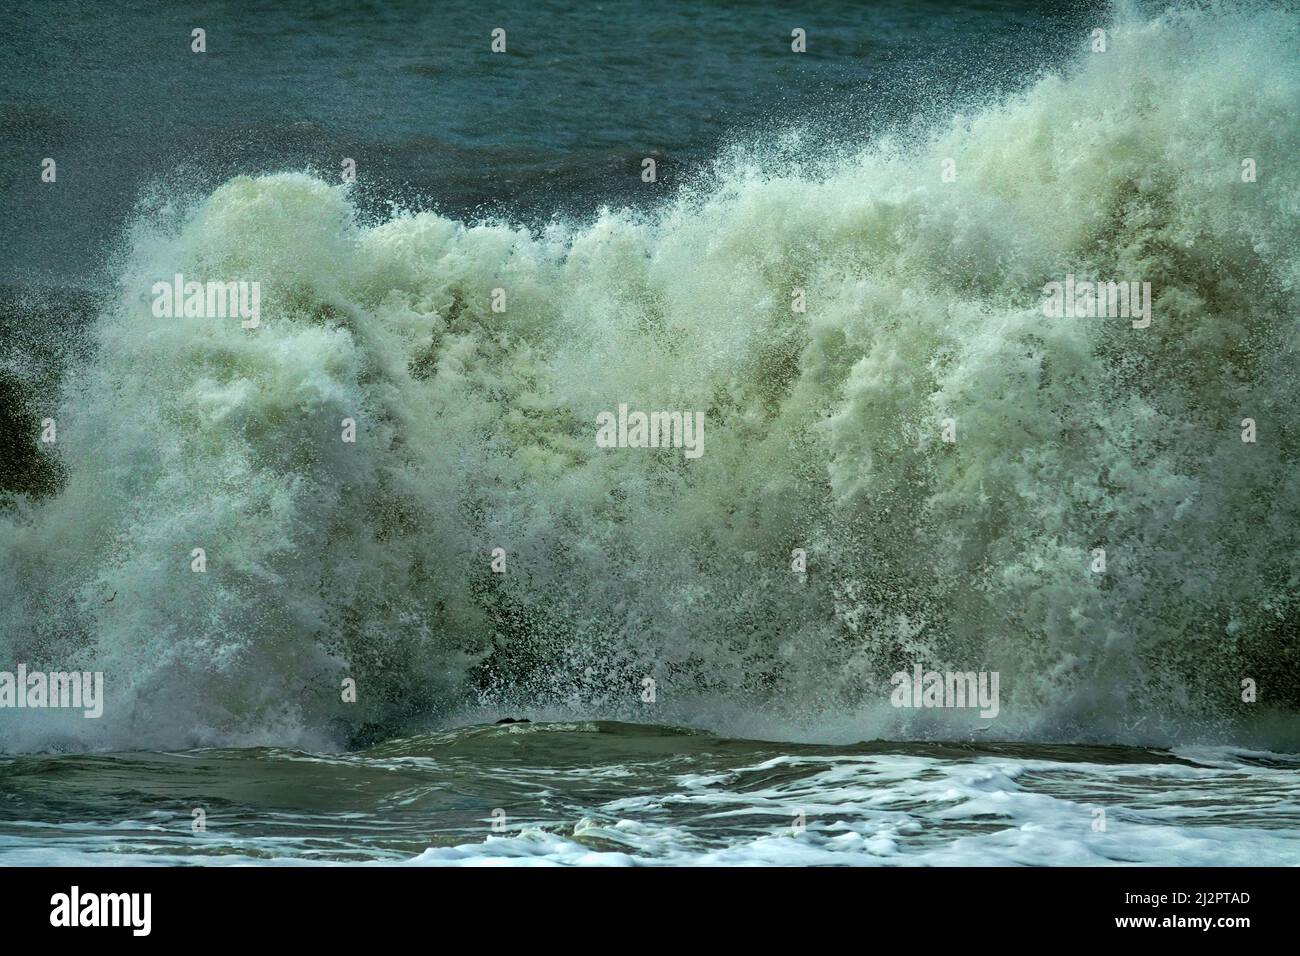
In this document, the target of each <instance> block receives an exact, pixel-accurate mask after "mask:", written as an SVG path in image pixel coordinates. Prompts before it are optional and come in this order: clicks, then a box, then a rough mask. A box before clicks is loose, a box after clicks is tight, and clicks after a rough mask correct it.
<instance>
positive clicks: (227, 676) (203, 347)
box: [0, 2, 1300, 865]
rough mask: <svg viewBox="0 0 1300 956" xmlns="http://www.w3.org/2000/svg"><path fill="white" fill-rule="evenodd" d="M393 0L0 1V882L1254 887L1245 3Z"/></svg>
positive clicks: (1290, 355)
mask: <svg viewBox="0 0 1300 956" xmlns="http://www.w3.org/2000/svg"><path fill="white" fill-rule="evenodd" d="M427 7H428V5H424V4H409V5H408V4H384V5H375V6H373V7H372V6H368V5H365V4H361V5H358V4H347V5H343V4H339V5H337V6H331V5H328V4H317V5H306V4H304V5H301V6H295V5H293V4H289V5H276V7H275V8H274V9H273V8H272V7H271V6H270V5H267V6H265V7H258V6H253V7H248V6H246V5H236V4H231V5H226V4H218V3H214V4H209V5H200V6H197V7H193V8H188V9H174V8H168V9H167V10H166V11H161V12H159V11H154V10H152V9H151V8H148V7H145V6H139V7H136V6H130V5H127V6H124V7H121V8H116V9H114V10H112V11H104V10H101V9H100V7H99V6H98V5H91V4H85V5H83V4H68V5H57V6H56V5H48V6H46V5H41V4H33V5H27V6H24V7H22V8H16V9H13V10H7V11H6V12H5V13H4V14H3V16H4V18H5V19H4V26H5V29H4V30H3V31H0V38H2V39H0V54H2V55H3V59H4V62H5V63H6V72H7V74H8V75H9V77H11V79H12V82H10V83H9V84H8V85H7V86H6V88H5V90H4V93H3V96H4V99H3V102H2V103H0V106H2V107H3V112H2V113H0V142H3V145H4V146H5V152H6V154H7V155H15V156H20V157H26V158H27V159H26V160H25V161H26V162H27V163H28V166H29V167H30V169H27V167H24V166H22V165H21V164H19V165H18V166H17V167H14V166H11V167H10V168H9V169H8V171H7V175H8V181H7V182H6V183H5V184H4V185H5V192H4V197H3V201H4V203H5V208H4V213H5V217H4V218H5V221H6V230H5V234H6V249H5V251H4V255H3V256H0V268H3V270H4V272H3V280H4V281H5V282H6V285H5V286H4V289H3V295H2V296H0V304H2V305H3V309H2V310H0V410H2V411H0V426H2V427H0V438H3V441H4V448H5V461H4V467H3V470H2V471H0V671H13V670H15V669H16V667H17V665H19V664H23V665H25V666H26V667H27V668H28V670H29V671H34V670H49V671H69V670H78V671H85V672H102V673H103V674H104V675H105V678H104V679H105V688H106V690H105V699H104V712H103V715H102V716H101V717H99V718H97V719H87V718H84V717H83V716H82V715H81V713H80V711H71V710H53V709H23V710H17V709H12V708H3V707H0V753H2V754H3V756H0V862H6V863H46V864H50V863H66V862H83V863H84V862H92V863H95V862H139V863H177V862H187V863H189V862H199V863H222V862H225V863H229V862H299V863H302V862H366V861H370V862H404V861H411V862H415V863H429V864H453V863H470V864H472V863H483V862H510V863H562V864H569V863H578V864H586V863H593V864H595V863H614V864H621V863H665V864H672V863H724V864H733V863H734V864H739V863H753V864H782V863H789V864H805V863H806V864H821V863H831V864H842V863H849V864H871V863H926V864H962V865H965V864H1054V863H1065V864H1071V863H1074V864H1091V863H1098V864H1104V863H1137V864H1173V865H1183V864H1188V865H1192V864H1195V865H1235V864H1245V863H1251V864H1259V863H1276V864H1288V863H1295V862H1297V861H1300V853H1298V852H1297V850H1298V844H1297V840H1300V836H1298V834H1300V828H1298V824H1300V809H1298V802H1297V796H1298V793H1300V783H1298V782H1297V781H1298V779H1300V778H1298V777H1297V774H1296V770H1297V764H1300V757H1298V756H1297V754H1300V656H1298V655H1300V639H1298V638H1300V469H1297V467H1296V466H1297V462H1298V460H1300V429H1297V427H1296V424H1295V420H1294V415H1293V411H1294V405H1295V398H1296V395H1297V394H1298V392H1297V381H1300V378H1298V376H1297V372H1298V371H1300V368H1298V363H1300V359H1298V351H1297V346H1298V345H1300V341H1298V336H1300V332H1298V327H1297V323H1296V308H1295V305H1296V292H1297V283H1298V282H1300V258H1298V256H1297V252H1298V249H1297V237H1298V232H1300V230H1298V228H1297V222H1298V221H1300V220H1298V218H1297V213H1298V212H1300V185H1298V182H1300V181H1298V180H1297V178H1296V175H1295V157H1296V155H1297V153H1298V150H1297V146H1300V123H1298V122H1297V113H1298V111H1300V55H1297V54H1300V14H1298V13H1297V9H1296V7H1295V6H1294V5H1292V4H1286V3H1200V4H1191V5H1179V6H1175V7H1170V8H1166V7H1163V6H1158V5H1128V4H1123V5H1117V6H1112V7H1102V6H1095V5H1094V6H1075V5H1068V4H1054V5H1043V6H1041V7H1040V6H1024V5H1013V4H1002V3H964V4H958V3H939V2H934V3H909V4H903V3H897V4H884V5H878V6H871V7H867V8H858V7H856V6H851V5H837V4H832V5H828V6H820V5H819V8H818V10H817V12H816V13H815V14H809V15H808V16H807V17H805V18H802V19H801V18H799V17H795V16H794V15H792V14H790V13H787V12H782V11H777V10H775V9H773V8H770V7H768V6H766V5H764V4H723V5H717V6H711V7H709V8H707V9H706V10H699V9H693V8H691V7H689V6H687V5H679V4H667V5H658V6H656V7H655V8H654V9H653V10H646V9H642V8H641V7H640V6H638V5H634V4H615V3H609V4H603V5H596V6H583V7H581V8H567V7H565V6H562V5H559V4H548V3H543V4H528V5H522V4H521V5H518V6H513V7H512V6H507V7H506V8H504V12H499V13H494V14H492V15H491V16H489V15H488V14H486V13H483V12H481V11H478V10H477V8H475V7H473V6H471V5H469V4H464V5H457V4H451V5H445V6H438V7H437V8H435V9H428V8H427ZM792 18H793V19H792ZM498 19H499V20H500V21H501V22H500V23H499V24H498V23H497V20H498ZM805 20H806V22H804V21H805ZM205 24H207V26H206V27H205V28H206V29H207V30H208V44H209V50H210V52H209V53H207V54H203V55H195V54H191V53H190V52H189V30H190V29H191V28H192V27H194V26H204V25H205ZM498 25H500V26H503V27H505V28H506V29H507V33H508V38H509V39H508V43H509V50H510V52H508V53H507V54H504V55H492V54H490V53H489V52H488V51H487V46H488V42H489V40H488V34H489V33H490V31H491V29H492V28H493V27H494V26H498ZM794 26H803V27H805V28H806V29H807V31H808V37H809V52H808V53H807V54H802V55H799V54H794V53H792V52H790V47H789V33H790V29H791V28H792V27H794ZM1096 28H1102V29H1104V30H1105V31H1106V49H1105V51H1104V52H1094V50H1093V49H1092V46H1091V43H1092V39H1091V37H1092V30H1094V29H1096ZM47 155H53V156H55V157H56V158H57V159H58V163H59V165H58V169H59V173H58V180H57V182H56V183H42V182H41V180H40V178H39V169H40V160H41V158H42V157H44V156H47ZM341 157H351V158H354V159H356V160H357V172H358V180H357V182H356V183H345V182H342V181H341V177H340V175H339V161H340V158H341ZM647 157H649V158H654V159H655V160H656V163H657V169H658V170H659V171H660V173H661V175H660V176H659V177H658V179H657V181H656V182H653V183H645V182H643V181H642V179H641V175H640V173H641V169H642V161H643V159H645V158H647ZM1246 159H1250V160H1253V162H1254V165H1255V169H1256V177H1255V178H1254V180H1253V181H1246V180H1244V179H1243V176H1242V170H1243V160H1246ZM20 170H26V171H25V172H20ZM945 171H948V172H950V173H955V176H954V175H945ZM176 274H183V275H184V276H185V277H186V278H189V279H196V280H198V281H206V280H213V281H232V280H246V281H256V282H259V283H260V290H261V291H260V309H261V316H260V325H259V326H258V327H257V328H256V329H245V328H241V326H240V323H239V322H238V321H236V320H228V319H222V320H214V319H211V318H200V317H183V316H181V317H176V318H167V319H160V318H159V317H157V316H156V315H155V311H154V308H153V296H152V294H151V290H152V288H153V286H154V284H155V283H157V282H159V281H167V282H170V281H171V279H172V277H173V276H174V275H176ZM1067 275H1074V276H1078V277H1080V278H1083V277H1088V278H1099V279H1101V280H1103V281H1105V280H1112V279H1113V280H1125V281H1139V282H1149V283H1150V286H1151V289H1152V295H1151V301H1152V315H1153V320H1152V323H1151V326H1150V327H1149V328H1134V327H1133V326H1132V324H1131V323H1130V322H1129V321H1127V320H1126V319H1118V318H1069V319H1053V318H1047V317H1045V316H1044V313H1043V309H1042V308H1041V304H1042V299H1043V287H1044V284H1045V283H1047V282H1050V281H1063V280H1064V279H1065V277H1066V276H1067ZM496 290H503V291H504V295H505V302H506V305H505V309H504V311H496V310H494V309H493V307H492V303H493V301H494V298H496V297H498V293H497V291H496ZM798 298H802V300H803V302H804V304H805V309H804V311H799V310H798V309H796V308H793V307H792V303H793V302H794V301H795V300H796V299H798ZM621 404H625V405H627V406H629V407H631V408H632V409H662V410H692V411H698V412H700V413H702V414H703V416H704V420H705V422H706V427H705V431H704V437H703V445H702V450H703V454H702V455H701V456H700V457H699V458H697V459H692V458H690V457H688V456H686V455H684V454H683V453H682V452H681V451H680V450H674V449H658V450H649V449H605V448H600V447H598V446H597V443H596V440H595V435H596V422H597V420H598V416H599V415H600V414H601V413H605V412H610V411H612V410H615V409H617V408H618V407H619V405H621ZM46 419H49V420H52V421H53V422H55V423H56V424H57V440H56V441H55V442H54V443H52V444H47V445H42V444H41V443H40V441H39V436H40V434H41V431H42V427H43V424H42V423H43V422H44V420H46ZM345 419H350V420H352V421H353V422H355V423H356V436H357V437H356V441H355V443H350V442H345V441H342V440H341V432H340V429H341V427H342V424H343V422H344V420H345ZM1244 419H1251V420H1252V421H1253V422H1255V427H1256V428H1257V440H1256V441H1254V442H1249V443H1247V442H1243V440H1242V429H1243V427H1244V426H1243V420H1244ZM950 423H951V424H950ZM950 427H951V428H953V429H955V433H954V435H955V441H946V440H944V437H943V436H944V432H945V429H948V428H950ZM195 548H202V549H203V552H204V555H205V560H206V569H205V571H204V573H201V574H200V573H193V571H192V564H191V561H192V556H193V549H195ZM496 549H500V551H499V552H497V553H498V555H503V557H501V558H499V559H498V567H499V568H500V569H501V572H502V573H498V571H497V569H494V567H493V563H494V551H496ZM1096 549H1104V551H1105V559H1106V568H1105V571H1104V572H1099V571H1098V570H1096V565H1095V561H1096V557H1095V551H1096ZM796 551H799V552H802V553H803V554H804V555H805V558H806V570H805V571H796V570H793V569H792V568H793V566H792V559H793V558H794V555H795V552H796ZM500 561H503V562H504V563H503V564H501V563H500ZM914 667H919V668H921V669H922V670H923V671H937V672H952V671H957V672H977V673H980V674H996V675H998V678H999V684H998V687H999V691H998V701H997V704H998V706H997V708H996V710H997V712H996V716H981V715H980V713H979V712H977V711H976V710H974V709H961V708H953V709H949V708H911V707H899V706H895V703H896V702H895V701H894V700H891V696H892V694H893V691H894V686H893V684H892V683H891V676H892V675H894V674H895V673H896V672H900V671H901V672H903V673H906V674H911V673H912V672H913V668H914ZM350 688H354V689H355V699H352V698H351V690H350ZM505 716H509V717H526V718H529V719H530V720H531V721H532V723H527V724H510V725H503V726H496V725H494V724H493V721H495V720H496V719H498V718H500V717H505ZM195 810H201V811H202V817H203V819H204V821H205V823H204V826H205V829H203V830H200V831H196V830H195V829H194V826H193V822H194V819H195V818H194V811H195ZM498 810H499V811H501V813H500V814H495V815H494V811H498ZM1098 811H1104V813H1100V814H1099V813H1098ZM494 824H495V825H496V826H495V828H494Z"/></svg>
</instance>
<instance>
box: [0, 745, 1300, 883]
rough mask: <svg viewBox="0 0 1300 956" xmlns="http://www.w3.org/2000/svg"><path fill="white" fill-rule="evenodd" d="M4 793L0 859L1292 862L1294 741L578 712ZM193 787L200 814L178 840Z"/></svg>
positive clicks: (63, 766) (81, 773)
mask: <svg viewBox="0 0 1300 956" xmlns="http://www.w3.org/2000/svg"><path fill="white" fill-rule="evenodd" d="M0 788H2V790H0V792H3V794H4V799H3V801H2V802H0V860H3V861H4V862H5V863H9V864H80V865H87V864H88V865H97V864H121V863H142V864H176V863H225V864H232V863H233V864H238V863H244V864H249V863H322V864H325V863H340V862H362V861H379V862H390V863H398V862H409V863H412V864H415V865H421V864H426V865H441V864H459V865H485V864H502V863H504V864H521V865H555V864H592V865H613V866H618V865H633V864H648V865H655V864H660V865H662V864H683V863H684V864H706V865H708V864H713V865H760V864H775V865H805V864H825V865H848V864H852V865H1011V864H1027V865H1070V866H1089V865H1100V864H1112V863H1131V864H1161V865H1166V866H1178V865H1200V866H1226V865H1252V866H1260V865H1274V866H1276V865H1291V864H1294V863H1295V862H1296V861H1297V859H1300V757H1296V756H1294V755H1292V756H1284V755H1279V754H1269V753H1259V752H1247V751H1240V750H1232V749H1229V748H1187V749H1185V750H1177V751H1175V752H1173V753H1170V752H1167V751H1159V750H1145V749H1137V748H1129V747H1113V746H1095V747H1084V746H1049V745H1044V744H999V745H988V744H985V745H974V744H958V743H954V744H917V743H884V742H875V743H863V744H858V745H855V746H849V747H832V746H819V745H808V744H805V745H791V744H781V743H762V742H758V741H749V740H734V739H726V738H721V737H716V736H713V735H711V734H704V733H695V732H690V731H685V730H680V729H674V728H669V727H652V726H643V725H635V724H620V723H608V722H587V721H581V722H572V723H546V724H513V725H507V726H480V727H469V728H465V729H461V730H454V731H448V732H445V733H436V734H426V735H421V736H418V737H407V738H402V739H398V740H392V741H389V742H387V743H384V744H381V745H379V746H376V747H372V748H370V749H368V750H365V751H361V752H357V753H346V754H334V755H328V756H327V755H320V754H309V753H304V752H301V751H296V750H283V749H274V748H269V749H263V748H258V749H244V750H190V751H183V752H176V753H136V754H93V755H85V756H78V757H68V756H63V757H53V756H23V757H12V758H0ZM198 802H201V803H202V805H203V808H204V811H205V813H206V816H205V818H204V824H205V827H206V829H205V830H204V831H202V832H197V833H196V832H193V831H192V824H193V821H194V817H193V809H194V806H195V804H196V803H198ZM1103 811H1104V824H1099V823H1098V821H1099V820H1102V819H1103V817H1102V816H1101V815H1100V814H1101V813H1102V812H1103ZM494 814H495V816H494ZM494 823H495V829H494ZM798 824H802V826H797V825H798Z"/></svg>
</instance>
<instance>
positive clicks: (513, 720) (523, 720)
mask: <svg viewBox="0 0 1300 956" xmlns="http://www.w3.org/2000/svg"><path fill="white" fill-rule="evenodd" d="M497 723H498V724H531V723H532V721H531V720H529V719H528V718H527V717H502V718H501V719H500V720H498V721H497Z"/></svg>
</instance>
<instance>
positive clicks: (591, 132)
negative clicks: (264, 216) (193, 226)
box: [0, 0, 1100, 288]
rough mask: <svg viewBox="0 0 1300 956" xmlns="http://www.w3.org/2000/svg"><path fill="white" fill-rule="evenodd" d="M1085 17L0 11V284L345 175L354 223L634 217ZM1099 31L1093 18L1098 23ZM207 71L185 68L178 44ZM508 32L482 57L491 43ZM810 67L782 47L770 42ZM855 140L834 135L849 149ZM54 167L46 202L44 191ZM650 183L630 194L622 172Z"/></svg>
mask: <svg viewBox="0 0 1300 956" xmlns="http://www.w3.org/2000/svg"><path fill="white" fill-rule="evenodd" d="M1097 8H1098V5H1097V4H1078V3H1066V2H1061V3H1053V4H1025V3H1011V2H1004V0H981V2H952V0H894V2H887V3H873V4H856V3H844V2H831V3H818V4H811V5H807V6H806V7H803V8H798V7H795V8H789V9H781V8H779V7H778V6H777V5H774V4H767V3H718V4H694V3H681V2H669V3H656V4H654V5H646V4H642V3H637V2H629V0H624V2H607V3H561V2H555V0H541V2H531V0H530V2H507V3H501V4H496V5H493V6H491V7H488V6H485V5H483V4H480V3H476V2H465V0H456V2H450V3H427V2H385V3H366V2H360V3H357V2H347V3H341V2H325V3H305V2H290V3H281V2H276V3H264V2H253V3H242V2H239V3H220V2H208V3H196V4H187V5H186V6H185V7H184V8H183V9H181V8H178V7H177V6H176V5H173V4H155V3H127V4H106V3H80V2H72V3H58V2H33V3H23V4H12V5H7V6H6V8H5V9H4V10H3V11H2V12H0V63H4V65H5V66H4V85H3V92H2V93H0V153H3V155H4V156H6V157H7V158H8V161H7V162H6V163H5V164H4V166H3V170H0V176H2V177H3V179H0V185H2V186H3V194H2V195H0V218H3V220H4V221H5V222H6V223H7V227H6V230H5V232H6V236H5V245H6V248H5V251H4V254H3V256H0V269H3V272H0V281H3V282H10V283H17V284H21V285H25V286H31V285H59V286H77V287H87V288H94V287H97V286H100V285H102V284H103V283H104V282H105V281H106V280H107V279H108V277H109V275H110V274H111V271H112V270H111V267H109V265H108V264H107V261H108V258H109V254H110V253H111V251H112V249H113V248H114V245H115V243H116V241H117V240H118V238H119V235H120V231H121V229H122V226H123V223H124V221H125V219H126V217H127V215H128V214H129V213H130V212H131V209H132V207H133V205H134V204H136V203H137V202H140V201H142V197H145V201H147V202H148V203H151V204H154V205H158V204H165V203H166V202H168V201H169V200H171V199H174V198H177V197H180V196H181V195H191V194H196V193H202V194H206V193H207V192H208V191H210V190H211V189H212V188H214V187H215V186H216V185H218V184H220V183H221V182H223V181H225V180H226V179H228V178H229V177H230V176H233V175H237V174H241V173H258V172H268V171H275V170H283V169H291V170H301V169H306V170H312V171H315V172H317V173H320V174H323V175H326V176H330V177H337V176H338V175H339V171H340V162H341V160H342V158H343V157H351V158H353V159H355V160H356V163H357V169H358V184H359V186H360V187H361V189H360V193H361V195H362V197H363V203H364V205H365V206H366V207H367V208H369V209H372V210H374V211H376V212H383V211H386V209H387V207H388V206H389V205H390V204H392V203H399V204H402V205H405V206H408V207H410V206H419V207H423V208H434V209H437V210H438V211H440V212H442V213H444V214H446V215H450V216H453V217H455V218H458V219H470V218H475V217H479V216H485V215H500V216H504V217H506V218H509V219H511V220H514V221H521V220H526V221H536V220H539V219H543V218H546V217H548V216H550V215H552V214H554V213H556V212H564V213H568V214H577V215H582V214H585V213H587V212H590V211H592V210H594V209H595V208H597V207H598V206H600V205H602V204H631V203H643V202H647V201H649V202H653V201H655V199H656V197H657V196H661V195H662V194H663V192H664V191H665V190H672V189H674V188H676V187H677V186H678V185H680V184H681V183H682V182H684V181H685V180H686V179H688V178H689V177H690V176H691V175H693V174H694V173H695V172H697V171H698V170H699V169H700V168H701V167H702V166H704V165H705V164H707V163H708V161H709V160H710V159H711V158H712V157H714V156H715V155H716V154H717V152H718V151H719V149H720V148H722V147H723V146H724V145H725V144H726V143H727V142H728V141H732V140H742V141H744V140H753V139H764V138H771V137H774V136H777V135H779V134H780V132H781V131H782V130H785V129H788V128H791V127H795V128H801V129H804V130H808V131H811V135H810V137H809V138H807V139H806V140H805V145H804V148H805V149H807V144H808V143H809V142H811V143H813V144H814V146H815V147H817V148H826V149H830V148H832V147H833V146H834V145H835V144H836V143H837V141H839V140H841V139H842V138H846V137H849V136H850V135H851V137H852V139H853V140H854V141H861V140H863V139H864V138H865V137H866V136H867V135H869V134H870V132H871V131H873V130H875V129H878V128H880V127H881V126H884V125H890V124H905V123H912V122H916V121H917V120H918V119H919V118H922V117H924V116H925V115H926V114H928V113H931V112H936V111H937V112H943V111H950V110H951V109H952V108H953V107H954V105H957V104H960V103H961V102H962V101H963V99H965V98H969V97H972V96H974V95H976V94H979V93H985V92H987V91H988V90H989V89H990V88H991V87H992V88H997V87H1013V86H1018V85H1022V84H1024V83H1026V82H1028V81H1030V80H1032V78H1033V77H1034V75H1035V74H1036V73H1037V71H1038V70H1039V69H1040V68H1042V67H1044V66H1048V65H1052V64H1055V63H1057V62H1059V61H1060V60H1061V59H1063V58H1064V56H1065V55H1066V52H1067V51H1068V50H1070V49H1072V48H1073V47H1074V46H1075V45H1076V44H1077V40H1078V36H1079V32H1078V31H1079V30H1080V29H1081V28H1082V27H1083V26H1086V24H1087V23H1090V22H1092V21H1091V20H1090V19H1089V18H1090V17H1092V18H1093V19H1097V18H1098V17H1099V16H1100V14H1099V13H1098V10H1097ZM1098 22H1100V20H1098ZM196 27H197V28H202V29H204V30H205V31H206V35H207V36H206V41H207V52H206V53H204V54H196V53H193V52H191V49H190V47H191V31H192V30H193V29H194V28H196ZM497 27H500V28H502V29H505V30H506V38H507V52H506V53H504V54H493V53H492V52H491V50H490V42H491V32H492V30H493V29H494V28H497ZM796 27H798V28H802V29H803V30H805V31H806V34H807V38H808V39H807V52H806V53H804V54H802V55H797V54H795V53H793V52H792V51H791V31H792V30H793V29H794V28H796ZM849 131H851V134H850V133H849ZM47 156H49V157H53V158H54V159H55V160H56V161H57V162H58V170H59V179H58V183H57V188H49V186H48V184H44V183H42V182H41V181H40V176H39V173H40V163H41V160H42V159H43V158H45V157H47ZM645 157H653V158H655V159H656V162H657V164H658V167H659V169H658V182H657V183H656V184H655V185H656V189H654V190H647V189H643V188H640V187H642V185H643V184H642V182H641V179H640V175H639V174H640V170H641V161H642V159H643V158H645Z"/></svg>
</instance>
